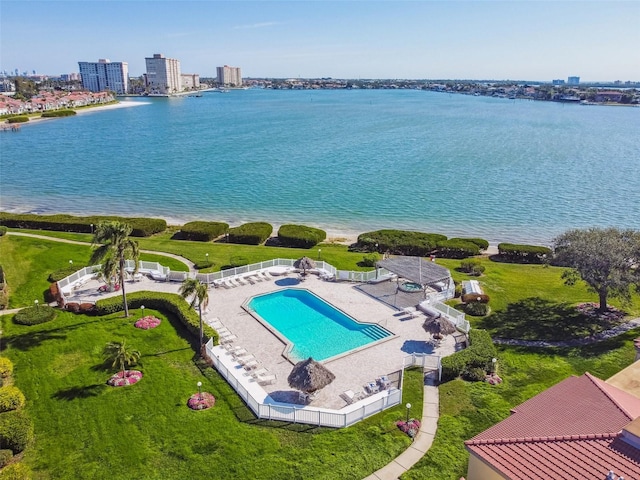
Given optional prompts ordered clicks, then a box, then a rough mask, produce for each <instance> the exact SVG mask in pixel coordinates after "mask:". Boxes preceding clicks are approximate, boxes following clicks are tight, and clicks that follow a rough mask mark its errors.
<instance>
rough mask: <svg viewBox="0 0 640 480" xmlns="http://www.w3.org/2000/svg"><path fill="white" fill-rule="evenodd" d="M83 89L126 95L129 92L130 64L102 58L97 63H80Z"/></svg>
mask: <svg viewBox="0 0 640 480" xmlns="http://www.w3.org/2000/svg"><path fill="white" fill-rule="evenodd" d="M78 66H79V67H80V78H81V79H82V88H84V89H85V90H89V91H90V92H102V91H105V90H111V91H112V92H115V93H117V94H125V93H127V92H128V90H129V64H128V63H127V62H111V61H110V60H109V59H105V58H102V59H100V60H98V61H97V62H78Z"/></svg>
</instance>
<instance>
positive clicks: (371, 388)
mask: <svg viewBox="0 0 640 480" xmlns="http://www.w3.org/2000/svg"><path fill="white" fill-rule="evenodd" d="M389 388H391V380H389V377H387V376H386V375H382V376H380V377H378V378H376V380H375V382H368V383H367V384H366V385H365V386H364V392H362V391H357V392H354V391H353V390H346V391H345V392H342V393H341V394H340V397H341V398H342V399H343V400H344V401H345V402H347V403H348V404H349V405H351V404H352V403H354V402H357V401H358V400H362V399H363V398H366V397H367V396H368V395H373V394H374V393H378V392H380V391H382V390H388V389H389Z"/></svg>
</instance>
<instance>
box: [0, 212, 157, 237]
mask: <svg viewBox="0 0 640 480" xmlns="http://www.w3.org/2000/svg"><path fill="white" fill-rule="evenodd" d="M116 220H117V221H119V222H124V223H127V224H129V225H131V227H132V228H133V231H132V232H131V236H132V237H148V236H149V235H153V234H154V233H160V232H164V231H165V230H166V229H167V222H166V220H163V219H161V218H139V217H134V218H127V217H116V216H90V217H74V216H72V215H64V214H58V215H35V214H32V213H21V214H16V213H7V212H0V225H5V226H7V227H9V228H28V229H32V230H53V231H56V232H75V233H92V228H91V225H92V224H93V225H94V227H95V225H97V224H98V223H100V222H108V221H116Z"/></svg>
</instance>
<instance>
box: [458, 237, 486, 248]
mask: <svg viewBox="0 0 640 480" xmlns="http://www.w3.org/2000/svg"><path fill="white" fill-rule="evenodd" d="M449 240H461V241H463V242H469V243H474V244H476V245H477V246H478V248H479V249H480V250H486V249H487V248H489V242H488V241H487V240H485V239H484V238H458V237H455V238H450V239H449Z"/></svg>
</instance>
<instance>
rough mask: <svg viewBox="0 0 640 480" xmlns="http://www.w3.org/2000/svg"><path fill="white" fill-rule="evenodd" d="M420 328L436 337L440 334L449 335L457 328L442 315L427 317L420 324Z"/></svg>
mask: <svg viewBox="0 0 640 480" xmlns="http://www.w3.org/2000/svg"><path fill="white" fill-rule="evenodd" d="M422 328H424V330H425V331H426V332H427V333H430V334H431V335H433V336H434V337H436V338H437V337H440V336H442V335H451V334H452V333H456V330H457V329H456V326H455V325H454V324H453V323H452V322H450V321H449V320H448V319H446V318H445V317H442V316H440V317H435V318H433V317H432V318H428V319H427V320H425V322H424V323H423V324H422Z"/></svg>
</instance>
